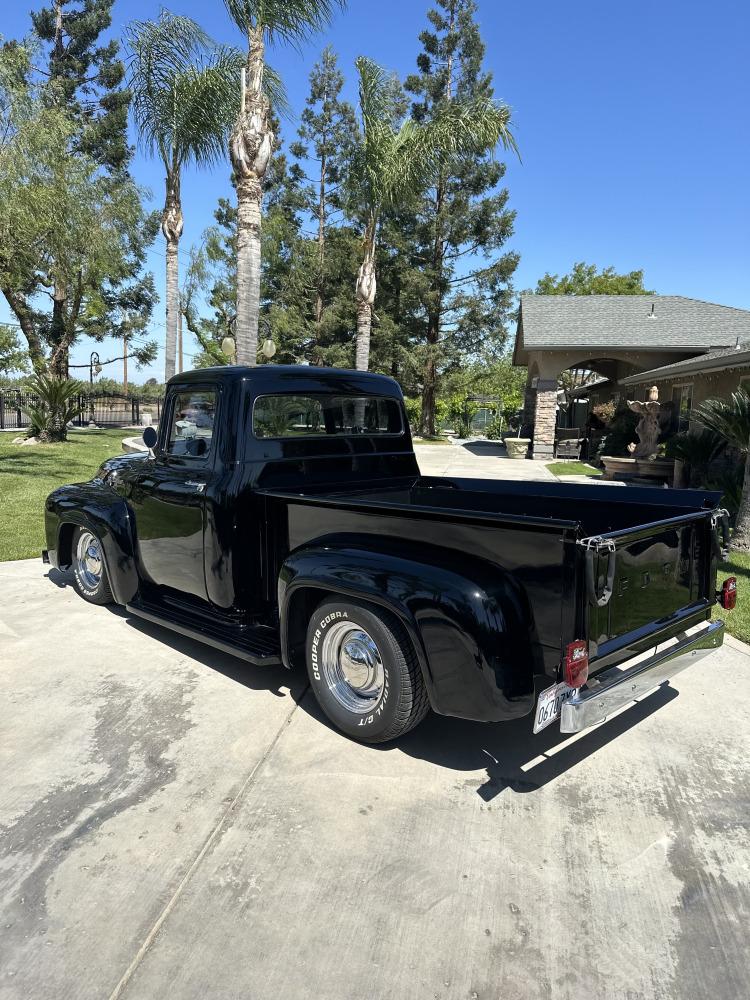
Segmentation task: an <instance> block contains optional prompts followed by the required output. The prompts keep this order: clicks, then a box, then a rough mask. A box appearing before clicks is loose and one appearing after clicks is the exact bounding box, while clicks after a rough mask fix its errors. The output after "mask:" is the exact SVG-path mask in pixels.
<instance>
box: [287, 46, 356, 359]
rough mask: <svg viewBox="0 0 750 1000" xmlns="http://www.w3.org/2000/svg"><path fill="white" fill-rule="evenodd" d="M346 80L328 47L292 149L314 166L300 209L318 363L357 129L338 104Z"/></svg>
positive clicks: (312, 80) (350, 112) (347, 106)
mask: <svg viewBox="0 0 750 1000" xmlns="http://www.w3.org/2000/svg"><path fill="white" fill-rule="evenodd" d="M343 85H344V77H343V75H342V74H341V71H340V70H339V68H338V65H337V62H336V53H335V52H334V51H333V48H332V47H331V46H330V45H328V46H326V48H325V49H324V50H323V54H322V56H321V58H320V61H319V62H318V63H316V64H315V66H314V67H313V70H312V73H311V74H310V93H309V95H308V97H307V100H306V103H305V108H304V110H303V111H302V115H301V124H300V127H299V129H298V135H299V140H300V141H299V142H296V143H294V144H293V145H292V146H291V147H290V152H291V153H292V155H293V156H294V157H296V158H297V159H298V160H312V162H313V163H314V165H315V167H316V174H315V176H313V177H309V176H307V175H305V178H304V179H305V181H306V182H307V183H306V184H305V187H304V189H303V194H304V204H303V207H304V209H305V211H307V212H308V213H309V214H310V215H311V216H312V217H313V218H314V219H315V222H316V228H317V235H316V248H315V265H314V278H315V303H314V322H315V341H316V346H315V347H314V349H313V352H312V353H313V361H314V362H316V363H319V362H320V361H321V360H322V358H321V351H320V348H319V346H318V345H319V342H320V341H321V339H322V326H323V312H324V309H325V307H326V305H327V303H328V302H329V301H330V299H331V297H332V294H333V292H332V289H331V275H329V273H328V269H327V258H326V241H327V236H328V231H329V228H330V225H331V218H332V216H334V215H337V214H338V213H339V211H340V209H341V197H340V185H341V182H342V179H343V174H344V170H345V165H346V159H347V156H348V155H349V154H350V152H351V147H352V143H353V138H354V130H355V127H356V122H355V117H354V109H353V108H352V106H351V105H350V104H349V103H348V102H346V101H342V100H341V89H342V87H343Z"/></svg>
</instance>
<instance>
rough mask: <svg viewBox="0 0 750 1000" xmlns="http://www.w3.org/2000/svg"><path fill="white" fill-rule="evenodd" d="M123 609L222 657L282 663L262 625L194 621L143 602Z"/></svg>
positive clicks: (274, 640) (269, 630) (183, 613)
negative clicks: (212, 650)
mask: <svg viewBox="0 0 750 1000" xmlns="http://www.w3.org/2000/svg"><path fill="white" fill-rule="evenodd" d="M125 608H126V610H127V611H129V612H130V613H131V614H133V615H137V616H138V617H139V618H144V619H145V620H146V621H149V622H153V623H154V624H155V625H163V626H164V628H169V629H172V631H173V632H179V633H180V635H184V636H186V637H187V638H188V639H195V640H196V642H203V643H206V644H207V645H209V646H213V647H214V648H215V649H220V650H221V651H222V652H223V653H230V654H231V655H232V656H237V657H239V658H240V659H241V660H246V661H247V662H248V663H252V664H255V665H256V666H276V665H277V664H280V663H281V652H280V649H279V640H278V636H277V635H276V633H275V631H274V629H272V628H269V627H268V626H264V625H235V624H234V623H227V624H224V623H221V622H209V621H206V620H201V619H196V616H195V615H194V614H193V615H191V614H189V613H188V612H187V611H182V610H178V609H176V608H173V607H170V608H169V609H166V610H165V608H164V607H163V606H162V605H160V604H156V603H152V602H150V601H149V602H147V601H144V600H139V601H132V602H131V603H130V604H126V605H125Z"/></svg>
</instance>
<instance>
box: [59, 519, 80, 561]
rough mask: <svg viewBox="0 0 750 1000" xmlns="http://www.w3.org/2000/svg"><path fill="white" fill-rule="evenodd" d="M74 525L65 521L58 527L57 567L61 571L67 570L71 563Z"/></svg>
mask: <svg viewBox="0 0 750 1000" xmlns="http://www.w3.org/2000/svg"><path fill="white" fill-rule="evenodd" d="M75 529H76V525H75V524H73V523H72V522H70V521H65V522H64V523H63V524H61V525H60V531H59V532H58V535H57V565H58V566H60V567H61V569H67V567H68V566H71V565H72V563H73V532H74V531H75Z"/></svg>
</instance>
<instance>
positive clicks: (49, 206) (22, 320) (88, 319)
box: [0, 4, 155, 377]
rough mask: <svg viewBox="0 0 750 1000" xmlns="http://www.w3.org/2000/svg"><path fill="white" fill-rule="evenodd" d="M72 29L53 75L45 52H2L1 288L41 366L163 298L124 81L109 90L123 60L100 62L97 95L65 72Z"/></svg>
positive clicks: (118, 330)
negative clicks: (150, 258) (123, 102)
mask: <svg viewBox="0 0 750 1000" xmlns="http://www.w3.org/2000/svg"><path fill="white" fill-rule="evenodd" d="M85 6H86V5H85V4H84V8H85ZM56 9H57V11H58V12H59V11H61V9H62V4H57V5H56ZM72 16H73V15H72V12H71V13H70V17H71V18H72ZM67 24H68V14H66V15H65V19H64V20H63V25H64V26H66V25H67ZM65 30H67V28H65V29H64V31H63V33H62V34H58V35H57V36H56V41H55V43H54V46H55V47H54V48H53V50H52V51H51V53H50V56H49V66H50V69H49V71H48V72H47V71H45V73H42V72H41V71H36V70H34V68H33V67H34V66H35V65H37V64H38V63H39V62H40V60H41V58H42V55H41V54H40V53H38V52H35V51H33V50H32V49H30V48H29V47H27V46H25V45H22V44H20V43H9V44H7V45H6V46H4V47H3V49H2V50H0V289H1V290H2V292H3V295H4V297H5V299H6V301H7V302H8V305H9V306H10V308H11V310H12V311H13V313H14V314H15V317H16V320H17V322H18V324H19V326H20V328H21V332H22V333H23V335H24V337H25V339H26V342H27V344H28V352H29V357H30V360H31V362H32V364H33V366H34V368H35V369H36V370H37V371H46V370H49V371H50V372H52V373H53V374H56V375H58V376H60V377H65V376H67V372H68V356H69V351H70V347H71V346H72V344H73V343H75V341H76V340H77V339H78V338H79V337H80V336H82V335H88V336H91V337H93V338H94V339H97V340H101V339H103V338H104V337H107V336H115V337H120V338H129V337H131V336H132V335H133V333H134V332H136V331H141V330H142V329H143V328H144V327H145V324H146V323H147V321H148V318H149V316H150V312H151V309H152V305H153V301H154V298H155V293H154V288H153V279H152V278H151V276H150V275H148V274H146V275H144V274H143V268H144V264H145V251H146V248H147V246H148V245H149V244H150V243H151V241H152V240H153V237H154V234H155V226H154V220H153V219H151V218H150V217H149V216H147V215H146V214H145V213H144V211H143V208H142V204H141V192H140V191H139V189H138V188H137V187H136V185H135V184H134V182H133V180H132V178H131V177H130V176H129V175H128V173H127V170H126V169H125V166H124V165H123V156H122V155H121V154H122V149H120V150H119V152H118V140H117V136H116V135H115V126H116V124H117V121H118V119H117V115H114V116H112V117H110V116H109V114H108V111H107V108H108V107H109V106H110V99H111V104H112V107H117V106H119V104H120V98H119V97H118V96H117V95H118V94H119V93H120V91H119V90H116V91H115V92H113V91H112V90H111V89H107V88H106V84H107V83H108V82H109V80H110V76H114V77H115V78H116V77H117V73H116V72H115V70H116V67H114V68H113V67H112V66H110V65H109V63H108V62H105V63H103V64H102V65H104V66H105V69H103V70H102V74H103V76H104V78H105V79H104V81H103V82H102V83H101V86H102V88H104V90H103V93H102V94H101V95H100V97H99V100H98V101H97V99H96V96H97V95H96V94H93V95H92V94H91V93H90V89H89V88H90V86H92V84H90V83H87V82H85V81H84V82H81V81H80V80H79V79H78V77H76V76H75V74H72V73H70V74H67V72H66V73H62V71H61V70H60V65H61V64H63V65H64V66H65V67H67V66H68V63H67V62H66V58H67V57H66V53H67V52H68V51H69V46H68V44H67V43H66V41H65V39H66V37H67V36H66V35H65ZM92 30H93V29H92ZM91 38H92V35H91V32H90V31H88V32H87V33H84V34H82V35H81V36H78V41H79V42H80V44H81V45H82V44H83V41H82V39H88V40H89V41H88V42H87V44H88V45H93V42H91V41H90V39H91ZM71 44H72V43H71ZM76 51H77V52H78V56H77V58H78V60H79V62H81V61H82V62H83V63H85V64H86V65H89V67H91V66H92V65H100V57H99V56H98V55H97V54H96V52H98V50H96V51H95V52H94V53H93V54H89V55H88V56H85V55H84V54H82V53H81V52H80V45H79V48H78V49H77V50H76ZM108 51H109V52H110V53H111V52H112V51H115V52H116V48H115V49H114V50H112V47H111V46H109V47H108ZM102 58H103V57H102ZM108 58H109V57H108ZM98 60H99V61H98ZM107 67H108V68H107ZM92 72H93V70H92ZM98 93H99V92H98V91H97V94H98ZM70 94H72V95H73V97H71V98H70V101H69V104H66V103H65V102H66V101H68V97H69V95H70ZM99 106H101V108H102V109H103V110H102V111H101V114H99V113H98V111H97V107H99ZM121 138H123V141H124V130H123V132H122V136H121ZM139 351H140V348H135V349H134V351H133V356H134V357H135V359H136V361H137V360H138V358H139Z"/></svg>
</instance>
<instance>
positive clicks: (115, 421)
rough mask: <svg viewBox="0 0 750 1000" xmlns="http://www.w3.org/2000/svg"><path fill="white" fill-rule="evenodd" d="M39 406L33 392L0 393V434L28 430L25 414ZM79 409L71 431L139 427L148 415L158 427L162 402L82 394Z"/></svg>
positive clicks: (3, 391) (118, 396) (12, 391)
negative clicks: (75, 428) (6, 431)
mask: <svg viewBox="0 0 750 1000" xmlns="http://www.w3.org/2000/svg"><path fill="white" fill-rule="evenodd" d="M38 402H39V400H38V398H37V397H36V396H35V395H34V393H32V392H25V391H24V390H23V389H0V431H5V430H23V429H24V428H26V427H28V426H29V424H30V422H31V421H30V420H29V417H28V414H27V413H26V412H25V411H26V410H28V409H29V407H32V406H35V405H37V404H38ZM78 405H79V406H80V407H81V408H82V412H81V414H80V416H78V417H76V418H75V420H74V421H73V426H74V427H87V426H89V425H90V424H95V425H96V426H97V427H132V426H135V427H140V426H141V425H142V424H143V423H147V422H148V420H147V415H150V417H151V423H153V424H158V423H159V419H160V417H161V410H162V406H163V405H164V400H163V399H148V398H138V397H136V396H123V395H118V394H117V393H109V392H97V393H93V394H89V393H82V394H81V395H80V396H79V397H78Z"/></svg>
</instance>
